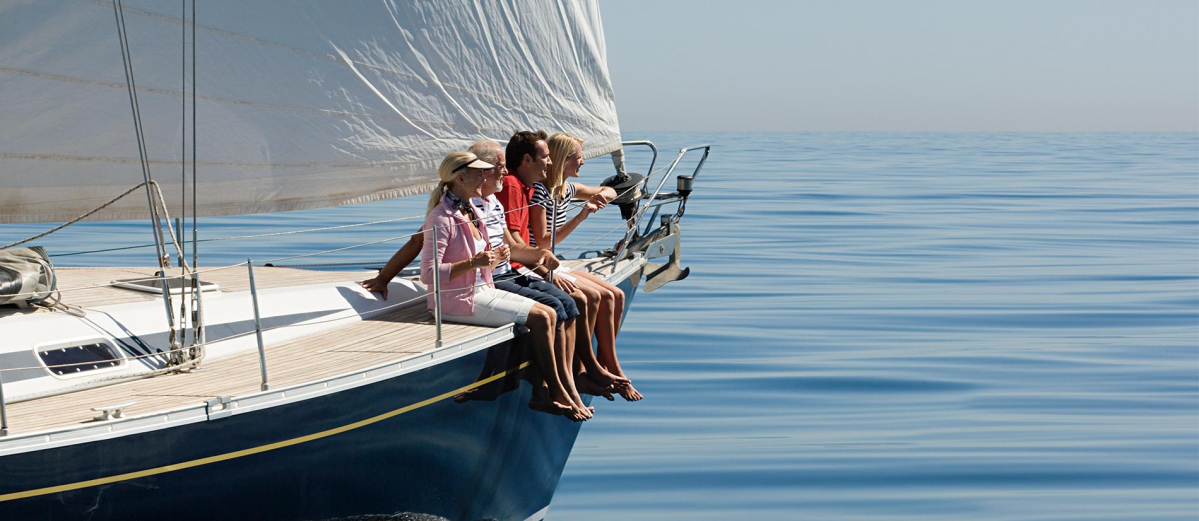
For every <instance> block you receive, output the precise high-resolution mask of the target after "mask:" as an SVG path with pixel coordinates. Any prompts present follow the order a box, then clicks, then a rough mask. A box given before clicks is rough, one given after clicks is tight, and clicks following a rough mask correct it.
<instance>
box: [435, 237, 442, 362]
mask: <svg viewBox="0 0 1199 521" xmlns="http://www.w3.org/2000/svg"><path fill="white" fill-rule="evenodd" d="M433 321H434V322H436V323H437V347H441V258H440V256H439V255H438V254H437V227H436V226H434V227H433Z"/></svg>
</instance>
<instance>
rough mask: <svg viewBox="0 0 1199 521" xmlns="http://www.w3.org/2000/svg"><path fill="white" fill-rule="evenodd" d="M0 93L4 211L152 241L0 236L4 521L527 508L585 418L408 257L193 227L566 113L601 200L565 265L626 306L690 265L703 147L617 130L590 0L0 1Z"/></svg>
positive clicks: (489, 514) (433, 164) (545, 496)
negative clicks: (612, 219)
mask: <svg viewBox="0 0 1199 521" xmlns="http://www.w3.org/2000/svg"><path fill="white" fill-rule="evenodd" d="M0 99H3V100H4V102H3V103H0V121H3V122H4V125H0V223H63V224H62V225H60V226H56V227H54V228H53V229H51V230H49V232H54V231H57V230H59V229H61V228H62V227H65V226H70V225H73V224H75V223H77V222H79V221H82V220H144V221H145V222H146V223H147V225H146V226H145V230H146V232H148V233H147V235H148V236H152V237H153V238H154V248H155V254H154V255H153V256H152V257H151V256H150V255H147V262H146V264H145V265H144V266H142V267H122V268H102V269H101V268H95V269H72V268H64V267H55V266H53V260H54V259H55V253H56V252H54V251H46V250H45V249H42V248H39V247H37V246H36V244H37V240H38V239H39V238H40V235H39V236H33V237H28V238H25V237H11V236H10V235H11V234H6V236H5V237H4V239H5V240H3V242H4V243H6V244H7V246H4V247H3V248H2V249H0V302H4V303H5V305H3V306H0V338H4V339H5V341H4V342H3V345H2V346H0V519H5V520H9V519H11V520H17V519H20V520H40V519H45V520H51V519H53V520H62V519H89V520H125V519H163V518H169V519H179V520H183V519H204V520H211V519H255V520H263V519H338V518H348V517H353V516H362V515H367V514H384V515H386V514H395V513H400V512H405V513H419V514H422V515H427V516H430V517H428V518H429V519H436V518H445V519H450V520H474V519H497V520H518V521H519V520H537V519H543V518H545V516H546V515H547V511H548V507H549V504H550V501H551V499H552V497H553V493H554V489H555V487H556V485H557V482H558V480H559V478H560V476H561V473H562V470H563V468H564V466H565V464H566V461H567V458H568V456H569V454H570V452H571V449H572V446H573V444H574V440H575V438H576V436H577V435H578V432H579V429H580V425H581V424H580V423H575V422H572V421H570V420H568V419H566V418H564V417H561V416H554V415H551V414H546V413H542V412H537V411H535V410H532V409H531V408H530V407H529V406H528V403H529V399H530V395H531V393H532V387H533V383H532V382H533V381H535V378H532V379H531V378H530V377H529V374H528V367H529V353H528V352H527V350H526V348H525V345H524V334H523V333H524V332H523V331H522V328H521V327H519V326H516V325H513V324H509V325H507V326H504V327H499V328H488V327H479V326H469V325H463V324H451V323H448V322H443V321H442V320H441V317H440V316H439V315H438V313H435V312H434V313H431V312H430V311H429V310H428V309H427V308H426V306H425V300H426V295H427V294H428V293H429V292H430V291H433V292H434V294H436V289H435V288H428V287H425V286H424V285H423V284H421V283H420V282H419V281H417V280H415V278H413V277H411V276H406V275H405V274H403V273H402V274H401V276H399V277H397V278H395V279H394V280H393V281H392V282H391V283H390V285H389V292H390V297H389V298H388V299H387V300H383V299H381V298H379V296H378V295H377V294H372V293H370V292H367V291H365V290H364V289H362V288H361V287H360V286H359V285H358V284H357V282H358V281H360V280H363V279H364V278H367V276H366V275H367V274H368V272H365V271H363V270H361V269H357V270H350V269H344V270H341V271H329V270H324V271H311V270H303V269H295V268H283V267H273V266H268V265H265V264H264V263H262V262H255V261H252V260H247V261H246V262H245V263H240V264H234V265H221V266H206V265H201V264H200V260H201V259H202V257H201V256H200V255H198V253H197V251H198V250H199V249H200V243H201V241H199V240H198V239H197V237H198V234H197V230H196V223H197V221H198V220H199V219H200V218H202V217H213V216H224V215H244V214H252V213H270V212H282V211H290V210H303V209H312V208H323V207H331V206H339V205H348V204H358V203H366V202H371V201H378V200H384V199H390V198H396V197H404V196H409V195H415V194H421V193H427V192H428V191H429V190H431V189H432V187H433V186H434V185H435V184H436V181H437V179H436V176H437V174H436V171H437V164H438V162H439V161H440V159H441V158H442V157H443V156H445V154H447V153H449V152H451V151H455V150H462V149H465V148H466V147H467V146H468V145H470V144H471V143H472V142H475V141H476V140H479V139H485V138H491V139H495V140H497V141H500V142H503V141H505V140H506V138H507V136H509V135H510V134H511V133H512V131H513V130H520V129H548V130H551V131H555V130H564V131H569V132H570V133H572V134H574V135H577V136H580V137H582V138H583V139H584V140H585V146H584V156H585V157H587V158H594V157H599V156H604V155H609V156H611V157H612V159H613V165H614V168H615V172H614V174H613V176H612V177H611V178H610V179H609V180H607V181H606V183H608V184H609V185H611V186H614V187H616V188H617V189H618V191H619V193H620V194H621V197H620V198H618V199H617V200H616V201H614V203H616V204H618V205H620V207H621V212H622V217H623V219H622V220H621V221H620V222H619V224H618V226H617V228H614V229H613V232H614V235H613V238H614V239H618V240H616V241H614V242H615V245H614V246H613V247H612V248H606V249H603V250H597V251H595V252H589V253H585V254H583V255H580V256H579V258H573V259H563V261H562V263H563V264H564V265H567V266H571V267H572V268H573V269H585V270H590V271H591V272H592V273H594V274H597V275H600V276H603V277H605V278H606V279H607V280H609V281H611V282H612V283H614V284H616V285H618V286H619V287H621V288H622V289H623V290H624V291H625V292H626V295H627V296H628V298H627V299H626V302H630V303H631V301H632V300H633V299H632V297H633V295H634V294H635V293H636V292H637V290H638V288H643V289H648V290H652V289H657V287H660V286H661V285H663V284H666V283H668V282H671V281H675V280H679V279H681V278H683V277H685V276H686V274H687V271H686V269H685V268H681V267H680V265H679V251H680V222H681V218H682V216H683V212H684V209H685V207H686V202H687V200H688V197H689V196H690V194H691V189H692V183H693V181H694V179H695V176H696V175H697V174H698V173H699V171H700V169H701V168H702V166H703V162H704V160H705V159H706V158H707V155H708V151H709V149H710V147H708V146H707V145H701V146H697V147H688V148H685V149H682V150H680V151H679V153H678V155H677V156H675V157H674V158H673V160H671V161H669V163H668V165H667V166H664V167H663V166H656V165H657V163H658V151H657V148H656V147H655V146H654V145H653V144H652V143H649V142H622V140H621V137H620V130H619V124H618V120H617V115H616V108H615V95H614V93H613V89H612V85H611V81H610V78H609V76H608V70H607V55H606V50H605V45H604V34H603V28H602V24H601V20H600V16H599V6H598V1H597V0H553V1H551V0H530V1H522V2H506V1H496V2H466V1H455V0H425V1H421V2H390V1H384V2H370V3H367V2H352V3H345V2H318V1H313V0H307V1H306V0H284V1H279V2H233V1H217V2H195V1H194V0H190V1H189V0H183V1H181V2H180V3H179V4H174V3H171V2H151V1H149V0H124V1H122V0H111V1H109V0H75V1H59V2H8V3H4V4H0ZM632 146H636V147H647V148H648V150H649V151H650V152H652V159H651V161H650V164H649V167H648V169H647V170H646V171H645V172H646V174H645V175H640V174H636V173H632V172H627V171H626V168H625V165H624V150H625V148H626V147H632ZM685 157H686V158H690V159H688V160H689V161H690V160H693V159H696V158H697V160H696V161H695V166H694V168H687V169H686V170H687V172H686V173H681V174H679V175H676V169H677V167H679V165H680V164H689V163H686V162H685V161H683V160H684V158H685ZM665 162H666V161H663V163H665ZM680 172H681V170H680ZM671 181H673V183H671ZM668 183H669V184H670V185H669V187H667V185H668ZM189 226H190V229H189ZM0 229H2V228H0ZM189 236H190V237H189ZM18 239H20V240H18ZM319 250H320V248H316V247H314V248H313V251H311V252H307V253H305V254H302V255H299V256H296V255H291V257H300V256H311V257H319V255H320V254H321V253H327V252H322V251H319ZM172 261H173V262H172ZM625 312H626V313H628V312H629V310H628V309H626V310H625Z"/></svg>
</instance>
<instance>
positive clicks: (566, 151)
mask: <svg viewBox="0 0 1199 521" xmlns="http://www.w3.org/2000/svg"><path fill="white" fill-rule="evenodd" d="M546 144H547V145H549V149H550V161H551V162H552V163H551V164H550V166H549V169H548V172H547V173H546V179H545V183H544V184H542V186H540V187H538V186H537V185H534V192H533V199H532V201H531V202H532V203H533V204H532V206H531V207H530V208H529V231H530V234H529V238H530V242H534V243H536V244H545V245H548V244H550V243H551V242H553V243H554V244H557V243H559V242H562V239H565V238H566V237H567V236H568V235H570V233H571V232H572V231H574V229H575V228H577V227H578V226H579V224H581V223H582V222H583V221H584V220H586V219H587V217H588V216H590V215H591V214H593V213H595V212H596V211H598V210H600V209H602V208H604V206H606V205H607V204H608V201H611V200H612V199H615V198H616V191H615V190H613V189H612V188H610V187H606V186H605V187H592V186H587V185H584V184H581V183H576V182H572V181H568V180H567V179H568V178H577V177H578V176H579V168H580V167H582V166H583V140H582V139H579V138H577V137H575V136H572V135H570V134H566V133H563V132H559V133H557V134H554V135H552V136H550V138H549V140H548V141H547V142H546ZM572 200H579V201H585V203H583V205H582V210H580V211H579V213H578V214H576V215H575V216H574V217H573V218H570V219H567V218H566V213H567V210H568V209H569V207H570V202H571V201H572ZM551 218H552V222H553V225H552V226H554V228H557V232H556V233H554V232H553V230H554V228H551ZM551 237H552V238H551ZM543 247H545V246H543ZM563 271H564V270H562V268H559V269H558V270H556V271H555V272H554V273H555V276H557V275H558V274H561V273H562V272H563ZM567 276H568V277H573V278H574V280H573V281H572V282H574V283H575V284H576V285H577V286H579V287H580V289H582V290H584V291H587V292H588V293H594V294H598V296H599V300H600V305H599V306H598V308H593V309H596V312H595V313H593V314H592V315H593V316H591V317H589V323H590V324H591V325H592V327H593V328H594V331H595V336H596V339H597V340H598V341H599V345H598V346H597V347H598V349H597V350H598V351H599V353H598V356H596V355H595V354H593V353H592V352H591V345H590V344H591V338H590V335H586V337H587V338H586V339H585V341H586V345H585V348H584V344H583V341H584V339H583V338H582V337H584V336H585V335H578V336H577V337H578V338H577V341H578V342H579V347H577V348H576V349H575V353H576V355H578V356H579V357H580V359H581V361H582V362H583V365H584V366H585V367H586V368H587V370H588V371H594V370H599V372H600V373H601V374H600V378H598V379H597V378H592V380H593V381H602V380H607V379H609V377H613V378H612V380H613V381H614V382H615V383H616V385H614V386H613V390H615V391H616V392H618V393H620V395H621V397H623V398H624V399H626V400H629V401H637V400H640V399H641V398H642V396H641V393H639V392H637V390H636V389H634V388H633V386H632V385H631V383H630V382H629V380H628V378H627V377H626V376H625V374H624V370H623V369H621V367H620V361H619V360H617V358H616V334H617V332H619V331H620V318H621V315H622V313H623V312H624V292H623V291H621V290H620V288H618V287H616V286H614V285H612V284H611V283H609V282H608V281H606V280H603V279H601V278H599V277H596V276H594V275H591V274H590V273H585V272H583V271H582V270H580V271H571V272H570V273H569V274H568V275H567ZM590 356H595V357H596V358H595V360H594V361H595V362H597V363H598V365H596V366H594V367H593V366H592V364H591V363H590V362H592V361H593V360H589V359H587V358H585V357H590Z"/></svg>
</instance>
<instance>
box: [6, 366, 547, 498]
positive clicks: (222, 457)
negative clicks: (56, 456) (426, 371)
mask: <svg viewBox="0 0 1199 521" xmlns="http://www.w3.org/2000/svg"><path fill="white" fill-rule="evenodd" d="M528 366H529V362H524V363H522V364H520V365H518V366H516V367H515V368H512V369H508V370H507V371H504V372H502V373H499V374H496V375H493V376H489V377H487V378H484V379H482V380H479V381H477V382H473V383H471V384H470V385H466V386H463V387H459V388H457V389H454V390H453V391H449V392H445V393H442V394H439V395H437V396H434V397H432V398H429V399H426V400H422V401H419V402H416V403H414V404H411V405H407V406H404V407H401V408H399V409H396V410H393V411H390V412H385V413H383V414H380V415H378V416H374V417H371V418H367V419H365V420H361V421H357V422H354V423H351V424H348V425H343V426H341V427H335V428H332V429H329V430H325V431H321V432H317V433H314V434H309V435H307V436H301V437H299V438H292V439H290V440H284V441H280V442H276V443H271V444H269V445H261V446H258V447H253V448H249V449H244V450H239V451H236V452H229V453H225V454H218V455H216V456H209V457H207V458H201V459H195V460H191V461H185V462H182V463H175V464H173V465H166V466H163V467H157V468H152V469H146V470H139V471H137V472H129V473H126V474H118V475H116V476H109V477H106V478H97V479H90V480H87V481H80V482H77V483H68V484H66V485H57V486H53V487H45V488H39V489H34V490H26V491H24V492H13V493H11V494H4V495H0V502H4V501H12V500H15V499H25V498H30V497H35V496H44V495H46V494H55V493H58V492H66V491H69V490H78V489H81V488H87V487H95V486H98V485H107V484H109V483H116V482H118V481H126V480H130V479H137V478H144V477H146V476H154V475H157V474H165V473H167V472H174V471H176V470H183V469H189V468H192V467H199V466H201V465H208V464H209V463H217V462H221V461H228V460H231V459H237V458H241V457H244V456H250V455H254V454H259V453H263V452H268V451H272V450H275V449H282V448H284V447H291V446H293V445H299V444H301V443H307V442H310V441H314V440H319V439H321V438H327V437H329V436H333V435H336V434H341V433H343V432H349V431H352V430H355V429H359V428H362V427H366V426H367V425H371V424H374V423H378V422H381V421H383V420H386V419H389V418H394V417H396V416H399V415H401V414H404V413H406V412H410V411H414V410H416V409H420V408H421V407H424V406H426V405H430V404H433V403H436V402H439V401H441V400H444V399H446V398H450V397H452V396H456V395H459V394H462V393H464V392H466V391H469V390H471V389H475V388H478V387H482V386H484V385H487V384H489V383H491V382H494V381H496V380H499V379H500V378H503V377H505V376H508V375H509V374H510V373H513V372H516V371H519V370H521V369H524V368H526V367H528Z"/></svg>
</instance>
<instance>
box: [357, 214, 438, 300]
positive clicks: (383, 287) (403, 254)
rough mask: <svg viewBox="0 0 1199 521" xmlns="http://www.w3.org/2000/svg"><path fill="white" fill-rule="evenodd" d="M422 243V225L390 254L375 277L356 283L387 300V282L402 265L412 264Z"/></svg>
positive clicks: (402, 267) (423, 242) (423, 241)
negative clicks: (389, 257)
mask: <svg viewBox="0 0 1199 521" xmlns="http://www.w3.org/2000/svg"><path fill="white" fill-rule="evenodd" d="M424 244H425V237H424V228H423V227H422V228H421V229H420V230H417V231H416V233H415V234H413V235H412V237H409V238H408V242H407V243H405V244H404V246H403V247H401V248H400V249H399V250H398V251H396V253H395V255H392V256H391V260H389V261H387V265H386V266H383V269H381V270H379V274H378V275H377V276H375V278H373V279H367V280H364V281H362V282H359V283H358V284H359V285H361V286H362V287H363V288H366V290H367V291H374V292H376V293H379V294H380V295H382V296H383V300H387V283H388V282H391V279H394V278H395V277H396V275H399V274H400V270H402V269H404V266H407V265H409V264H412V261H414V260H416V256H417V255H420V251H421V248H422V247H423V246H424Z"/></svg>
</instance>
